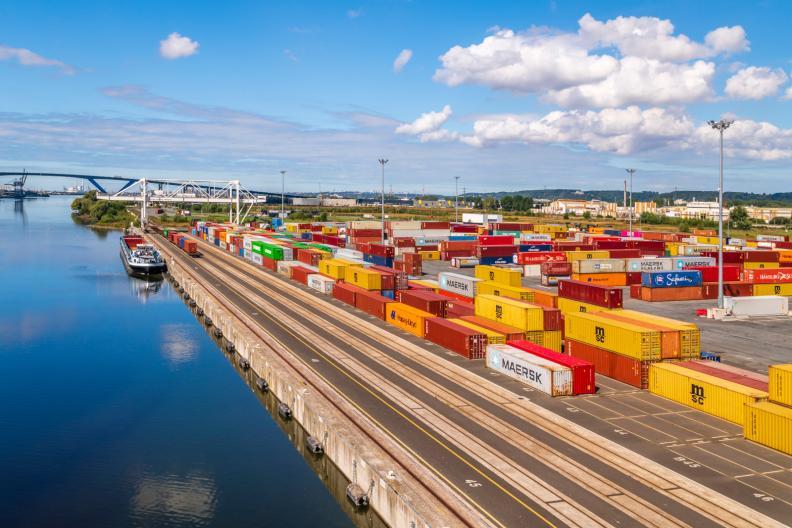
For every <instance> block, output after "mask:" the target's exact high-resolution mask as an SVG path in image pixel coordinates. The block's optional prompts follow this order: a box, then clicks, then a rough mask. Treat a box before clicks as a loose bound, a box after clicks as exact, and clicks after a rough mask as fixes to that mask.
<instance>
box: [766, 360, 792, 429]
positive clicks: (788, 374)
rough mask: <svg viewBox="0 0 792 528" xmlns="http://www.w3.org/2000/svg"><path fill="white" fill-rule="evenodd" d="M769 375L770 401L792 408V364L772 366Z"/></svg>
mask: <svg viewBox="0 0 792 528" xmlns="http://www.w3.org/2000/svg"><path fill="white" fill-rule="evenodd" d="M767 375H768V376H769V378H770V379H769V385H768V391H769V392H770V401H773V402H776V403H781V404H783V405H789V406H792V364H786V365H770V368H769V369H768V371H767ZM790 433H791V434H792V431H790Z"/></svg>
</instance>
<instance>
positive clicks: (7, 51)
mask: <svg viewBox="0 0 792 528" xmlns="http://www.w3.org/2000/svg"><path fill="white" fill-rule="evenodd" d="M4 60H16V61H17V62H18V63H19V64H21V65H22V66H34V67H52V68H57V69H59V70H60V71H61V73H62V74H64V75H74V74H75V73H77V70H76V69H75V68H74V67H73V66H69V65H68V64H65V63H63V62H61V61H59V60H55V59H48V58H46V57H42V56H41V55H39V54H38V53H34V52H32V51H30V50H29V49H25V48H11V47H8V46H0V61H4Z"/></svg>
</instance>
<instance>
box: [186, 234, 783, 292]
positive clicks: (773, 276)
mask: <svg viewBox="0 0 792 528" xmlns="http://www.w3.org/2000/svg"><path fill="white" fill-rule="evenodd" d="M184 248H185V251H186V250H187V243H186V242H185V244H184ZM725 273H726V272H725V267H724V279H723V280H726V274H725ZM716 280H717V278H716ZM743 280H744V281H745V282H748V283H751V284H778V283H782V282H792V271H789V270H787V269H780V268H779V269H747V270H745V271H743ZM713 282H714V281H713Z"/></svg>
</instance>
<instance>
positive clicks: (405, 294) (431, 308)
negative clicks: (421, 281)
mask: <svg viewBox="0 0 792 528" xmlns="http://www.w3.org/2000/svg"><path fill="white" fill-rule="evenodd" d="M396 300H397V301H399V302H401V303H404V304H406V305H408V306H412V307H413V308H418V309H419V310H423V311H424V312H429V313H430V314H432V315H434V316H436V317H445V316H446V304H447V303H448V298H446V297H443V296H442V295H440V294H438V293H435V292H432V291H428V290H400V291H399V292H398V295H397V299H396Z"/></svg>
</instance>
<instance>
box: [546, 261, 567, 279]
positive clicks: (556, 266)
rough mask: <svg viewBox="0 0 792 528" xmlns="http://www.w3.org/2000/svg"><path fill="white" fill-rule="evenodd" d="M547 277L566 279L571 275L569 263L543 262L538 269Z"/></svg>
mask: <svg viewBox="0 0 792 528" xmlns="http://www.w3.org/2000/svg"><path fill="white" fill-rule="evenodd" d="M539 270H540V271H541V273H542V275H547V276H548V277H566V276H568V275H571V274H572V263H571V262H545V263H543V264H542V265H541V267H540V268H539Z"/></svg>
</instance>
